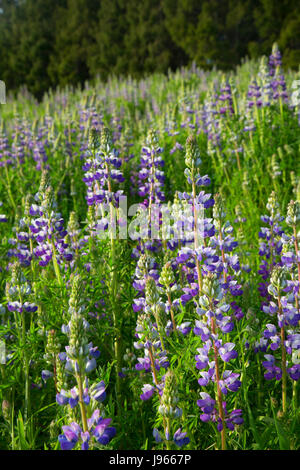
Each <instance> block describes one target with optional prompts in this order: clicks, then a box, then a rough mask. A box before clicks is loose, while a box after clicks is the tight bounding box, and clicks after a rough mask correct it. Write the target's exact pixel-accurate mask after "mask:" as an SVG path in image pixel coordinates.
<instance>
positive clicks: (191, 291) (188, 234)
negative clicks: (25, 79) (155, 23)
mask: <svg viewBox="0 0 300 470" xmlns="http://www.w3.org/2000/svg"><path fill="white" fill-rule="evenodd" d="M26 3H27V2H26ZM28 3H30V2H28ZM36 3H39V2H36ZM41 3H43V5H44V7H45V8H46V6H47V2H41ZM61 3H62V5H61V8H65V6H64V5H63V2H61ZM70 3H72V2H70ZM78 3H79V2H78ZM108 3H109V2H108ZM120 3H121V2H120ZM126 3H128V4H129V3H130V2H126ZM84 4H86V2H84ZM118 5H119V3H118ZM107 6H108V5H107ZM111 8H113V6H112V3H111ZM106 14H107V15H110V14H111V12H110V11H109V7H107V11H106ZM135 14H136V15H139V12H138V11H136V12H135ZM113 16H114V17H115V15H113ZM150 16H151V15H150V14H149V16H147V19H149V18H150ZM87 17H88V15H87V16H85V12H84V5H83V4H82V12H81V15H80V18H81V20H82V23H84V21H85V18H87ZM38 24H39V22H37V23H36V25H37V26H38ZM71 24H72V22H71V21H70V28H71ZM108 24H109V23H107V25H108ZM141 25H142V24H141ZM113 29H114V30H115V31H114V33H115V34H118V33H117V32H116V29H117V28H113ZM64 33H65V34H66V36H65V38H63V36H61V37H60V40H59V41H62V42H61V43H60V44H63V43H64V41H65V40H67V37H68V36H69V35H70V34H71V33H70V32H67V31H65V32H64ZM24 34H25V33H24ZM49 34H52V31H49ZM25 36H26V35H25ZM126 38H127V39H126V41H127V40H128V41H129V38H128V36H126ZM27 39H28V40H30V38H29V37H27ZM57 40H58V39H57ZM124 40H125V37H124ZM78 41H79V42H80V44H81V47H82V51H84V48H85V47H86V45H85V42H84V41H83V40H82V38H81V31H80V30H78ZM132 41H133V42H134V41H135V40H134V38H132ZM129 42H130V41H129ZM35 46H36V47H39V45H38V42H36V43H35ZM41 47H42V46H41ZM55 47H57V51H60V46H59V45H58V43H57V45H56V46H55ZM61 47H62V46H61ZM26 50H28V51H29V50H30V48H28V49H26ZM140 50H141V49H140ZM61 53H62V51H61ZM17 57H18V56H16V60H17ZM82 57H84V52H82ZM116 57H117V53H116ZM62 58H64V60H69V61H72V60H73V59H72V55H71V54H70V55H69V56H68V57H67V58H66V57H63V53H62ZM22 59H23V60H24V61H26V58H25V57H23V58H22ZM120 60H121V58H120ZM74 61H75V62H76V60H75V56H74ZM75 62H74V64H75ZM281 62H282V61H281V54H280V52H279V49H278V47H277V45H274V47H273V49H272V53H271V55H270V57H268V58H267V57H262V58H261V59H260V60H259V62H257V61H246V62H245V63H244V64H243V65H242V66H240V67H238V69H237V70H236V72H235V73H233V72H230V73H227V74H225V75H224V74H223V73H222V72H219V71H218V72H217V71H203V70H202V69H200V68H197V67H196V66H195V65H193V66H192V67H191V68H182V69H180V70H178V71H176V72H174V73H173V72H169V74H168V75H167V76H166V75H163V74H158V73H156V74H153V75H150V76H149V77H147V78H146V79H141V80H135V79H132V78H127V79H125V78H119V79H117V78H110V79H109V80H108V81H107V82H103V81H101V80H100V79H97V80H95V83H93V84H90V83H89V82H87V83H86V86H85V88H84V90H82V89H81V88H80V87H77V88H73V87H71V86H68V87H66V88H62V89H60V90H57V91H56V92H52V91H50V92H48V93H47V94H46V95H45V96H44V98H43V100H42V101H41V102H40V103H38V102H37V101H36V99H35V98H34V97H33V96H32V95H30V94H28V92H27V93H24V92H20V93H19V94H18V96H17V97H16V98H10V99H9V98H8V100H7V103H6V104H5V105H1V121H0V201H1V202H0V255H1V256H0V400H1V404H2V412H1V414H0V448H1V449H60V448H61V449H88V448H90V449H118V450H119V449H171V450H175V449H178V448H183V449H187V450H191V449H225V448H227V449H299V430H300V419H299V418H300V416H299V386H298V383H299V378H300V361H299V352H300V333H299V320H300V312H299V300H300V299H299V283H300V252H299V243H300V232H299V230H300V229H299V223H300V199H299V198H300V172H299V162H300V158H299V156H300V133H299V125H300V86H299V85H300V76H299V73H297V72H293V71H288V72H287V73H283V70H282V63H281ZM76 64H77V66H78V67H79V68H80V67H81V65H80V61H79V62H76ZM57 65H58V66H59V63H58V64H57ZM53 66H54V65H53ZM41 67H42V65H41ZM63 70H64V69H63V68H62V69H61V72H62V73H64V72H63ZM75 76H76V74H75V75H74V77H75ZM125 196H126V197H127V209H128V212H129V215H128V216H127V209H126V206H125V208H124V197H125ZM137 203H139V205H138V206H134V207H132V205H133V204H137ZM132 209H134V210H133V211H132ZM142 216H144V218H142ZM169 216H170V220H171V222H170V224H169V226H166V225H164V220H165V217H166V218H167V220H168V217H169ZM141 220H143V221H144V222H145V221H146V224H144V223H143V224H140V221H141ZM116 221H117V222H118V224H117V227H116V236H114V229H115V223H116ZM126 221H127V224H128V228H129V223H130V227H131V229H132V230H131V233H135V235H136V237H135V238H134V237H133V236H129V235H127V231H126ZM133 228H135V230H133ZM183 228H184V229H185V230H184V232H183V233H182V232H181V230H182V229H183ZM164 230H165V231H166V232H168V233H166V232H165V231H164ZM153 233H154V234H155V236H153ZM149 235H151V236H149ZM179 235H180V236H179Z"/></svg>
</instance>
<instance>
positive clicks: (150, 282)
mask: <svg viewBox="0 0 300 470" xmlns="http://www.w3.org/2000/svg"><path fill="white" fill-rule="evenodd" d="M145 297H146V303H147V304H148V305H151V306H152V305H156V304H157V303H158V301H159V292H158V290H157V286H156V284H155V281H154V279H153V277H150V276H149V277H148V278H147V279H146V289H145Z"/></svg>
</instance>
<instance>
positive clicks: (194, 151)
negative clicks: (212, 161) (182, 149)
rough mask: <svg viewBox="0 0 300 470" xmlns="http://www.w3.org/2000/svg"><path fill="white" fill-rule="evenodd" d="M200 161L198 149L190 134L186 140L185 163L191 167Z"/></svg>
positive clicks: (194, 139) (193, 137)
mask: <svg viewBox="0 0 300 470" xmlns="http://www.w3.org/2000/svg"><path fill="white" fill-rule="evenodd" d="M200 163H201V159H200V150H199V146H198V143H197V140H196V137H195V136H194V135H190V136H189V137H188V138H187V140H186V153H185V164H186V166H187V168H189V169H192V168H194V167H197V166H199V165H200Z"/></svg>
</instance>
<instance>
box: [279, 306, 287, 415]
mask: <svg viewBox="0 0 300 470" xmlns="http://www.w3.org/2000/svg"><path fill="white" fill-rule="evenodd" d="M278 309H279V315H282V305H281V300H280V297H278ZM280 338H281V367H282V379H281V380H282V411H283V413H285V412H286V409H287V404H286V394H287V372H286V349H285V344H284V343H285V330H284V324H283V325H282V327H281V329H280Z"/></svg>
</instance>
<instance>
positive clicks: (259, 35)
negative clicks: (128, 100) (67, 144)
mask: <svg viewBox="0 0 300 470" xmlns="http://www.w3.org/2000/svg"><path fill="white" fill-rule="evenodd" d="M298 3H299V2H298V1H297V0H277V1H274V0H209V1H205V0H201V1H199V0H143V1H137V0H22V1H21V0H1V1H0V56H1V61H0V78H1V79H2V80H4V81H5V82H6V84H7V88H8V89H9V90H15V89H18V88H19V87H20V86H23V85H26V86H27V88H28V89H29V91H30V92H31V93H34V94H35V96H37V97H38V98H41V96H42V94H43V92H45V91H47V90H48V88H49V87H56V86H57V85H60V86H64V85H66V84H73V85H75V84H77V83H78V82H80V83H81V84H83V83H84V81H85V80H87V79H91V78H94V77H96V76H97V75H100V77H101V79H102V80H103V79H107V77H108V76H109V75H111V74H116V75H120V74H123V75H127V76H128V75H131V76H134V77H141V76H142V75H145V74H150V73H153V72H164V73H166V72H167V71H168V69H171V70H175V69H176V68H179V67H181V66H182V65H190V64H191V63H192V62H193V61H195V62H196V64H197V65H198V66H201V67H202V68H204V69H210V68H212V67H214V66H215V67H218V68H219V69H220V68H221V69H223V70H229V69H232V68H233V67H234V66H236V65H238V64H240V63H241V60H242V59H243V58H245V57H246V56H248V57H250V58H257V57H258V56H259V55H261V54H268V53H269V50H270V49H271V47H272V44H273V42H275V41H277V42H278V44H279V47H280V49H281V51H282V53H283V65H284V67H286V68H297V67H298V64H299V59H300V13H299V4H298Z"/></svg>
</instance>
